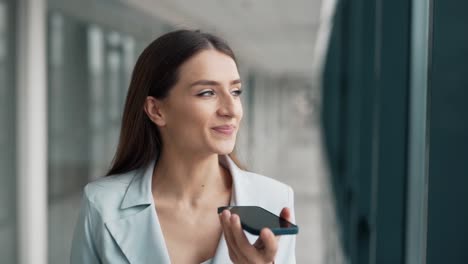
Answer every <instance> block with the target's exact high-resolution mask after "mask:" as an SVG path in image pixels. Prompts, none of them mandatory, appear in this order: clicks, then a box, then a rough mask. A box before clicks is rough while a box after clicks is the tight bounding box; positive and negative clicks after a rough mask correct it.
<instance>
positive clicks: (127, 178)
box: [84, 171, 137, 214]
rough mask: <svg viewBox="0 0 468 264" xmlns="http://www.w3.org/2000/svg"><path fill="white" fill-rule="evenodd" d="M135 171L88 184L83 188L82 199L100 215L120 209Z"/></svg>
mask: <svg viewBox="0 0 468 264" xmlns="http://www.w3.org/2000/svg"><path fill="white" fill-rule="evenodd" d="M136 174H137V171H130V172H127V173H124V174H117V175H110V176H106V177H103V178H100V179H97V180H95V181H92V182H90V183H88V184H87V185H86V186H85V187H84V198H85V199H86V200H87V201H88V202H89V203H90V204H91V205H92V206H93V207H94V208H95V209H96V210H97V211H98V212H99V213H100V214H106V212H108V211H111V210H116V209H118V208H119V207H120V205H121V203H122V200H123V198H124V196H125V194H126V192H127V190H128V187H129V185H130V183H131V182H132V179H133V178H134V177H135V176H136Z"/></svg>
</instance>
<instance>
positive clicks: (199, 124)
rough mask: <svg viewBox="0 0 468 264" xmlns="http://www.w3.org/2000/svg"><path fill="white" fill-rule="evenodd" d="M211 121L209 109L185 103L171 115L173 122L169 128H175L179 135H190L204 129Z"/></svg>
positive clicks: (169, 124)
mask: <svg viewBox="0 0 468 264" xmlns="http://www.w3.org/2000/svg"><path fill="white" fill-rule="evenodd" d="M209 119H210V111H209V109H207V107H202V106H200V105H196V104H193V103H192V104H190V103H185V104H184V105H180V106H179V107H177V108H175V111H173V112H172V113H171V121H173V122H170V123H168V127H172V128H174V130H177V131H178V132H179V133H180V132H182V133H183V134H188V135H190V134H191V133H196V132H195V131H194V130H200V129H204V128H205V127H206V126H207V122H208V121H209Z"/></svg>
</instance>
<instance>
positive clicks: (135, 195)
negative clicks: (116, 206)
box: [120, 155, 250, 209]
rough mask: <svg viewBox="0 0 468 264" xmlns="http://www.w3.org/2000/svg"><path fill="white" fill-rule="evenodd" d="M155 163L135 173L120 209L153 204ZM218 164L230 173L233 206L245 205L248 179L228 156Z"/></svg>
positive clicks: (154, 161)
mask: <svg viewBox="0 0 468 264" xmlns="http://www.w3.org/2000/svg"><path fill="white" fill-rule="evenodd" d="M155 163H156V160H152V161H151V162H150V164H149V165H148V166H147V167H146V168H143V169H140V170H138V171H137V172H136V173H135V176H134V177H133V179H132V181H131V182H130V185H129V186H128V189H127V192H126V193H125V196H124V198H123V201H122V204H121V206H120V209H127V208H130V207H134V206H140V205H149V204H153V194H152V191H151V181H152V177H153V171H154V166H155ZM219 163H220V164H221V165H222V166H223V167H225V168H227V169H228V170H229V171H230V173H231V176H232V181H233V193H232V195H233V200H234V202H235V204H237V205H242V204H245V203H247V202H248V201H249V200H250V199H249V198H250V197H249V196H248V192H246V190H245V188H242V186H246V185H247V186H249V182H248V181H249V178H248V177H245V175H243V174H244V171H243V170H242V169H240V168H239V167H238V166H237V165H236V163H235V162H234V161H233V160H232V159H231V158H230V157H229V156H228V155H219Z"/></svg>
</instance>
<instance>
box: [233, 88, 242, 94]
mask: <svg viewBox="0 0 468 264" xmlns="http://www.w3.org/2000/svg"><path fill="white" fill-rule="evenodd" d="M233 93H234V95H235V96H240V95H241V94H242V90H241V89H239V90H235V91H233Z"/></svg>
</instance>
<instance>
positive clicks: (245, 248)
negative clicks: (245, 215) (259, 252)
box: [231, 214, 256, 260]
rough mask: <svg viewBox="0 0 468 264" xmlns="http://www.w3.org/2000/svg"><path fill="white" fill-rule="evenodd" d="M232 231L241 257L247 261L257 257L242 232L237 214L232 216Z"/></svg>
mask: <svg viewBox="0 0 468 264" xmlns="http://www.w3.org/2000/svg"><path fill="white" fill-rule="evenodd" d="M231 230H232V234H233V236H234V240H235V241H236V244H237V248H238V249H239V255H240V256H241V257H242V258H243V259H246V260H248V259H252V258H253V256H255V254H256V251H255V249H254V248H253V247H252V245H251V244H250V242H249V240H248V239H247V236H246V235H245V233H244V231H243V230H242V226H241V223H240V218H239V216H238V215H236V214H233V215H232V216H231Z"/></svg>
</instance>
